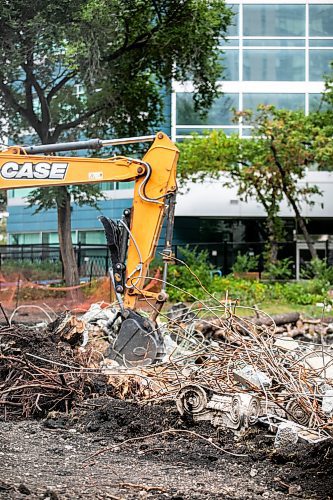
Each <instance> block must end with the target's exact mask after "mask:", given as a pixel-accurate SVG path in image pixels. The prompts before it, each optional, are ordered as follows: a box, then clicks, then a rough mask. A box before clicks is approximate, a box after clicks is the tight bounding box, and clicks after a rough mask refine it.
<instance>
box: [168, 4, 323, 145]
mask: <svg viewBox="0 0 333 500" xmlns="http://www.w3.org/2000/svg"><path fill="white" fill-rule="evenodd" d="M227 4H228V5H229V6H230V7H231V8H232V10H233V12H234V19H233V24H232V26H230V28H229V31H228V35H227V40H223V39H222V38H221V39H220V40H219V43H218V46H217V50H219V51H220V62H221V65H222V66H223V68H224V71H223V74H222V75H221V81H220V82H219V83H220V87H221V89H222V91H223V93H224V94H223V95H221V97H220V98H219V99H217V100H216V101H215V103H214V104H213V106H212V108H211V110H209V112H208V114H207V116H206V117H205V118H202V117H200V115H199V113H197V112H195V111H194V107H193V101H192V96H193V92H194V89H193V86H191V82H187V83H186V84H185V85H181V84H179V83H177V82H175V83H174V93H173V106H172V136H173V139H181V138H182V137H185V136H187V135H189V134H191V133H193V132H197V133H199V134H200V133H202V132H203V131H205V130H210V129H212V128H216V127H218V128H221V129H223V130H225V131H226V132H227V133H234V132H236V133H237V132H238V133H239V134H241V135H245V136H248V135H249V133H250V131H249V129H248V128H247V127H243V126H242V124H241V123H234V122H233V119H232V118H233V113H232V109H237V110H242V109H255V108H256V107H257V106H258V104H274V105H275V106H277V107H279V108H288V109H299V110H304V111H305V112H306V113H308V112H309V111H312V110H314V109H318V108H319V109H321V108H322V106H323V104H322V103H321V92H322V91H323V90H324V83H323V77H324V75H327V74H329V73H330V72H331V66H330V63H331V61H332V60H333V0H332V1H327V0H326V1H324V0H322V1H320V0H319V1H315V0H294V1H290V2H288V1H286V0H281V1H279V2H274V1H271V0H266V2H259V1H258V0H233V1H228V0H227Z"/></svg>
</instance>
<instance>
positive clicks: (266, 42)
mask: <svg viewBox="0 0 333 500" xmlns="http://www.w3.org/2000/svg"><path fill="white" fill-rule="evenodd" d="M243 45H244V47H305V38H303V39H290V38H280V39H276V38H274V39H267V38H263V39H258V38H244V40H243Z"/></svg>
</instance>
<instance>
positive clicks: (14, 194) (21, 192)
mask: <svg viewBox="0 0 333 500" xmlns="http://www.w3.org/2000/svg"><path fill="white" fill-rule="evenodd" d="M31 191H33V188H21V189H9V190H8V198H25V197H26V196H28V195H29V194H30V193H31Z"/></svg>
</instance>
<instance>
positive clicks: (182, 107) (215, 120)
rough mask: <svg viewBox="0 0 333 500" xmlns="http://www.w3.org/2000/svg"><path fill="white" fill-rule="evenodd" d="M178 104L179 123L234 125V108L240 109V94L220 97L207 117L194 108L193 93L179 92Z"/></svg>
mask: <svg viewBox="0 0 333 500" xmlns="http://www.w3.org/2000/svg"><path fill="white" fill-rule="evenodd" d="M176 106H177V125H232V124H233V123H232V118H233V112H232V109H233V108H236V109H238V94H223V95H222V96H221V97H218V98H217V99H216V100H215V101H214V103H213V105H212V107H211V108H210V109H209V111H208V114H207V116H206V117H205V118H202V117H201V116H200V114H199V113H198V112H196V111H195V110H194V103H193V94H192V93H189V92H179V93H177V97H176Z"/></svg>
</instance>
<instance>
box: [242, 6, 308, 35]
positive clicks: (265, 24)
mask: <svg viewBox="0 0 333 500" xmlns="http://www.w3.org/2000/svg"><path fill="white" fill-rule="evenodd" d="M243 15H244V21H243V22H244V36H305V6H304V5H244V11H243Z"/></svg>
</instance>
